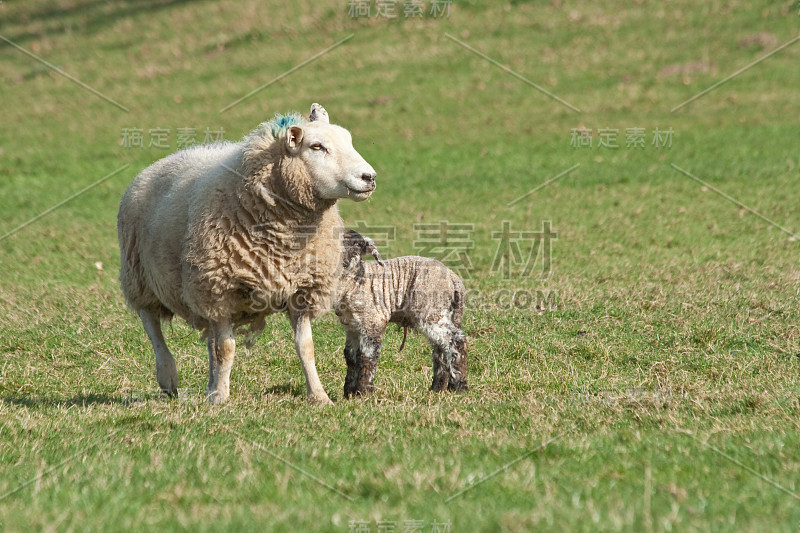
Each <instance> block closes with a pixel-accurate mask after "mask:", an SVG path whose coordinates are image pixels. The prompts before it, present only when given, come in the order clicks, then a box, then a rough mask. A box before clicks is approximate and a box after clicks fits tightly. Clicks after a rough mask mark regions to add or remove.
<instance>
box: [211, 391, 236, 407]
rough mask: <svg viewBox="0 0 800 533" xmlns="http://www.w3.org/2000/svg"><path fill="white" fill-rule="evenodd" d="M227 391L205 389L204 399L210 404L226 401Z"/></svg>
mask: <svg viewBox="0 0 800 533" xmlns="http://www.w3.org/2000/svg"><path fill="white" fill-rule="evenodd" d="M229 396H230V394H229V393H223V392H222V391H206V401H208V403H210V404H212V405H219V404H223V403H225V402H227V401H228V397H229Z"/></svg>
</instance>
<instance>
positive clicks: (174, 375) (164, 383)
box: [139, 309, 178, 397]
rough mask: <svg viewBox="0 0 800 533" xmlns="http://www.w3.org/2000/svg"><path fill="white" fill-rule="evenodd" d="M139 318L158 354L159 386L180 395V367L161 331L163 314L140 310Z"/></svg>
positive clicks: (171, 394)
mask: <svg viewBox="0 0 800 533" xmlns="http://www.w3.org/2000/svg"><path fill="white" fill-rule="evenodd" d="M139 318H141V320H142V325H143V326H144V330H145V331H146V332H147V336H148V337H149V338H150V344H152V345H153V351H154V352H155V354H156V380H158V386H159V387H161V390H162V391H163V392H164V393H165V394H167V395H168V396H171V397H175V396H177V395H178V367H177V366H176V365H175V358H174V357H172V354H171V353H170V351H169V348H167V343H166V342H165V341H164V334H163V333H162V331H161V315H160V313H159V312H158V311H155V312H154V311H148V310H146V309H140V310H139Z"/></svg>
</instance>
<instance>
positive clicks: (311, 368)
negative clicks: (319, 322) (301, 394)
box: [289, 311, 333, 405]
mask: <svg viewBox="0 0 800 533" xmlns="http://www.w3.org/2000/svg"><path fill="white" fill-rule="evenodd" d="M289 320H290V321H291V323H292V330H293V331H294V348H295V350H296V351H297V356H298V357H299V358H300V363H301V364H302V365H303V374H304V375H305V377H306V396H307V397H308V399H309V400H310V401H311V402H313V403H320V404H324V405H333V402H332V401H331V399H330V398H328V395H327V394H326V393H325V389H323V388H322V382H321V381H320V380H319V375H318V374H317V367H316V366H315V364H314V340H313V339H312V337H311V318H310V317H309V316H308V315H307V314H305V313H302V312H298V311H294V312H293V311H289Z"/></svg>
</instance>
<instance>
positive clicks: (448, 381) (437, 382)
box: [420, 325, 467, 392]
mask: <svg viewBox="0 0 800 533" xmlns="http://www.w3.org/2000/svg"><path fill="white" fill-rule="evenodd" d="M420 330H421V331H422V333H423V334H424V335H425V337H427V339H428V341H429V342H430V344H431V347H432V348H433V355H432V359H433V383H432V384H431V390H432V391H436V392H440V391H443V390H445V389H448V390H457V391H466V390H467V344H466V338H465V337H464V334H463V333H461V330H459V329H458V328H456V327H455V326H454V325H450V326H440V325H429V326H423V327H421V328H420Z"/></svg>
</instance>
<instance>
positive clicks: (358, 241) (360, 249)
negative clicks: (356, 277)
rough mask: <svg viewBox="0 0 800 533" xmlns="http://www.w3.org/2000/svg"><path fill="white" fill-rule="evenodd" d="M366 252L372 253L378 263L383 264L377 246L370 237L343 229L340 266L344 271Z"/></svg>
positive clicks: (356, 262)
mask: <svg viewBox="0 0 800 533" xmlns="http://www.w3.org/2000/svg"><path fill="white" fill-rule="evenodd" d="M367 254H370V255H372V257H374V258H375V260H376V261H377V262H378V263H379V264H380V265H384V262H383V259H382V258H381V254H380V253H379V252H378V247H377V246H375V242H374V241H373V240H372V239H370V238H369V237H364V236H363V235H361V234H360V233H358V232H357V231H353V230H351V229H348V230H345V232H344V235H343V236H342V266H343V267H344V269H345V271H348V270H352V269H353V268H354V267H355V266H356V265H358V264H359V263H360V262H361V258H362V257H363V256H365V255H367Z"/></svg>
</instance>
